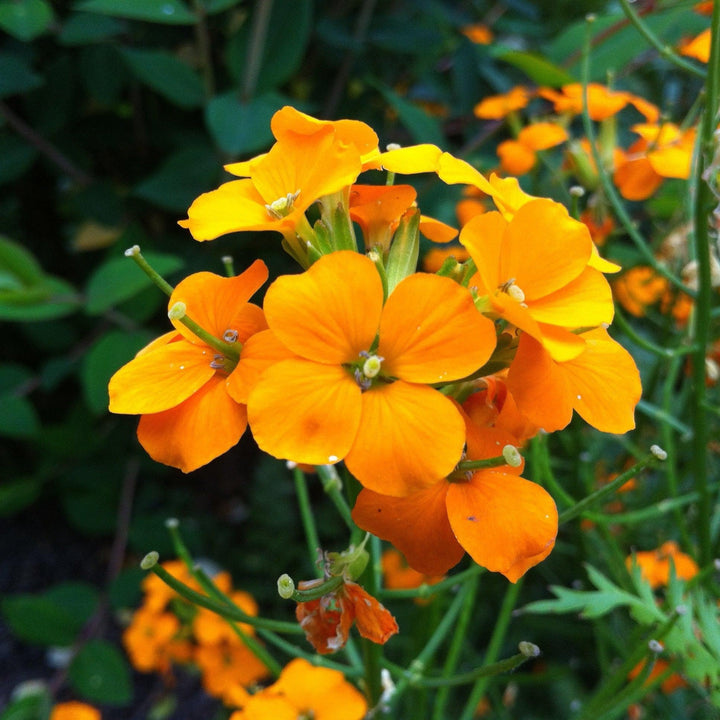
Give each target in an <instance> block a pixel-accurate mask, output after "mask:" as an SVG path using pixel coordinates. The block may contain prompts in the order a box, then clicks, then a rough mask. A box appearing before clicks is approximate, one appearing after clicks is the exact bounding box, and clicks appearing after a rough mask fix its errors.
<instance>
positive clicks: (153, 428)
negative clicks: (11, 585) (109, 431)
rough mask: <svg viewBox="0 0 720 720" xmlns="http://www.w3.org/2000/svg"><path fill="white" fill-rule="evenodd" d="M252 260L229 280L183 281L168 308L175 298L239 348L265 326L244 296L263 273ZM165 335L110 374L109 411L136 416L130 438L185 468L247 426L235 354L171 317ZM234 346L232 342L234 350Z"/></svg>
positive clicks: (221, 448) (199, 276) (217, 451)
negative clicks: (134, 433)
mask: <svg viewBox="0 0 720 720" xmlns="http://www.w3.org/2000/svg"><path fill="white" fill-rule="evenodd" d="M267 272H268V271H267V267H266V266H265V264H264V263H263V262H262V261H260V260H257V261H255V262H254V263H253V264H252V265H251V266H250V267H249V268H248V269H247V270H246V271H245V272H243V273H242V274H240V275H238V276H237V277H234V278H223V277H220V276H219V275H214V274H212V273H208V272H201V273H196V274H194V275H191V276H189V277H187V278H186V279H185V280H183V281H182V282H181V283H180V284H179V285H178V286H177V287H176V288H175V290H174V291H173V293H172V295H171V297H170V303H169V306H170V307H173V306H175V305H176V303H183V304H184V305H185V306H186V307H187V309H188V314H189V316H190V317H191V318H192V320H193V321H194V322H196V323H197V324H198V325H200V327H201V328H203V329H204V330H205V331H206V332H208V333H209V334H210V335H211V336H213V337H214V338H216V339H217V340H218V342H220V343H224V344H225V346H226V347H228V348H232V349H233V351H232V352H234V353H239V351H240V349H241V348H242V344H243V343H245V341H246V340H247V339H248V338H249V337H250V336H251V335H252V334H253V333H255V332H257V331H259V330H263V329H264V328H265V327H266V324H265V319H264V316H263V313H262V310H261V309H260V308H259V307H257V306H256V305H252V304H250V303H248V302H247V301H248V300H249V298H250V297H251V296H252V295H253V293H255V292H256V291H257V290H258V288H259V287H260V286H261V285H262V284H263V283H264V282H265V280H266V279H267ZM173 324H174V325H175V328H176V331H177V332H171V333H167V334H166V335H163V336H162V337H160V338H158V339H157V340H155V341H153V342H152V343H150V345H148V346H147V347H145V348H144V349H143V350H141V351H140V352H139V353H138V355H137V356H136V357H135V359H134V360H131V361H130V362H129V363H128V364H127V365H125V366H124V367H122V368H120V370H118V371H117V372H116V373H115V375H113V377H112V378H111V379H110V385H109V393H110V411H111V412H115V413H124V414H132V415H142V417H141V418H140V424H139V425H138V440H139V441H140V444H141V445H142V446H143V447H144V448H145V450H147V452H148V454H149V455H150V456H151V457H152V458H153V459H155V460H157V461H158V462H162V463H165V464H166V465H172V466H173V467H177V468H180V469H181V470H182V471H183V472H190V471H191V470H195V469H196V468H198V467H200V466H201V465H205V464H206V463H208V462H210V461H211V460H213V459H214V458H216V457H218V455H221V454H222V453H224V452H226V451H227V450H229V449H230V448H231V447H232V446H233V445H235V444H236V443H237V442H238V440H239V439H240V437H241V436H242V434H243V433H244V432H245V428H246V426H247V411H246V408H245V405H243V404H240V403H238V402H236V400H235V399H233V397H234V396H237V395H241V396H242V395H243V394H244V392H246V389H243V383H242V377H241V374H240V373H237V374H236V373H235V370H236V368H237V367H238V365H239V364H240V365H241V364H242V361H240V363H239V364H238V357H237V355H235V356H234V357H233V355H232V354H231V352H230V350H228V351H227V354H222V353H220V352H219V351H218V350H217V349H213V348H211V347H210V346H209V345H207V344H206V343H205V342H203V341H202V340H201V339H200V338H198V337H197V336H196V335H194V334H193V333H192V332H191V331H190V330H188V329H187V328H186V327H185V326H184V325H183V324H182V323H181V322H180V321H179V320H175V319H174V320H173ZM234 348H237V349H236V350H235V349H234Z"/></svg>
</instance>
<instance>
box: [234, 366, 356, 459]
mask: <svg viewBox="0 0 720 720" xmlns="http://www.w3.org/2000/svg"><path fill="white" fill-rule="evenodd" d="M360 412H361V400H360V388H359V387H358V385H357V383H356V382H355V381H354V380H353V378H351V377H350V375H349V374H348V373H347V371H346V370H345V369H344V368H342V367H340V366H333V365H319V364H317V363H313V362H309V361H307V360H300V359H298V360H295V359H293V360H283V361H282V362H279V363H276V364H275V365H272V366H271V367H269V368H268V369H267V370H266V371H265V372H264V373H263V375H262V377H261V378H260V380H259V381H258V382H257V384H256V385H255V387H254V388H253V389H252V390H251V392H250V397H249V398H248V417H249V420H250V427H251V429H252V433H253V436H254V438H255V441H256V442H257V444H258V445H259V446H260V448H261V449H262V450H264V451H265V452H267V453H269V454H270V455H272V456H274V457H276V458H281V459H285V460H293V461H295V462H299V463H307V464H309V465H326V464H328V463H334V462H337V461H338V460H342V459H343V457H345V455H346V454H347V451H348V450H349V449H350V447H351V445H352V444H353V441H354V440H355V435H356V434H357V429H358V426H359V424H360Z"/></svg>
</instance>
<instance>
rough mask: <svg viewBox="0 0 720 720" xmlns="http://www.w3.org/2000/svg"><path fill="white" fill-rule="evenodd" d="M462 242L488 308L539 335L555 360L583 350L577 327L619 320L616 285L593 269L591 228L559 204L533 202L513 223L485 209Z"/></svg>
mask: <svg viewBox="0 0 720 720" xmlns="http://www.w3.org/2000/svg"><path fill="white" fill-rule="evenodd" d="M541 238H542V239H541ZM460 242H461V243H462V244H463V245H464V246H465V247H466V248H467V249H468V250H469V252H470V255H471V257H472V258H473V260H474V261H475V265H476V266H477V268H478V272H477V274H476V275H475V276H473V278H472V279H471V281H470V283H471V285H476V286H477V288H478V295H479V296H481V297H483V296H485V297H486V298H487V299H486V302H487V305H488V311H489V312H492V313H494V314H496V315H498V316H499V317H500V318H502V319H504V320H507V321H508V322H510V323H512V324H513V325H514V326H515V327H518V328H520V329H521V330H524V331H525V332H527V333H529V334H530V335H532V336H533V337H534V338H536V339H537V340H538V341H539V342H541V343H542V344H543V346H544V347H545V348H546V349H547V350H548V352H549V353H550V354H551V355H552V357H553V358H554V359H556V360H569V359H571V358H572V357H576V356H577V355H578V354H579V353H581V352H582V350H583V347H584V341H583V339H582V338H581V337H579V336H578V335H576V334H574V333H572V332H571V330H572V329H574V328H579V327H592V326H595V325H599V324H601V323H609V322H610V321H611V320H612V317H613V304H612V295H611V293H610V286H609V285H608V282H607V280H606V279H605V277H604V276H603V275H602V273H601V272H599V271H598V270H596V269H594V268H593V267H591V266H590V263H591V261H592V257H593V250H594V246H593V243H592V240H591V239H590V234H589V232H588V229H587V228H586V227H585V225H583V224H582V223H580V222H578V221H577V220H573V219H572V218H571V217H570V216H569V215H568V213H567V210H566V209H565V208H564V207H563V206H562V205H560V204H559V203H556V202H553V201H552V200H546V199H536V200H532V201H530V202H527V203H525V204H524V205H522V206H521V207H520V208H519V209H518V210H517V212H516V213H515V214H514V215H513V217H512V219H511V220H510V221H509V222H508V221H507V220H506V219H505V218H504V217H503V216H502V215H501V214H500V213H499V212H489V213H484V214H483V215H479V216H477V217H476V218H473V219H472V220H471V221H470V222H469V223H468V224H467V225H466V226H465V227H464V228H463V229H462V232H461V234H460Z"/></svg>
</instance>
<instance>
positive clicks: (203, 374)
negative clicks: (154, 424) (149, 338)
mask: <svg viewBox="0 0 720 720" xmlns="http://www.w3.org/2000/svg"><path fill="white" fill-rule="evenodd" d="M163 337H167V335H165V336H163ZM141 353H142V354H140V355H139V356H138V357H136V358H134V359H133V360H131V361H130V362H129V363H128V364H127V365H124V366H123V367H121V368H120V369H119V370H118V371H117V372H116V373H115V374H114V375H113V376H112V377H111V378H110V384H109V386H108V393H109V395H110V412H114V413H122V414H128V415H141V414H143V413H157V412H161V411H163V410H169V409H170V408H173V407H175V406H176V405H179V404H180V403H181V402H183V401H185V400H187V398H189V397H190V396H191V395H192V394H193V393H195V392H197V391H198V390H199V389H200V388H201V387H202V386H203V385H204V384H205V383H207V382H208V380H210V378H212V377H213V375H215V370H214V369H213V368H211V367H210V363H211V362H212V359H213V351H212V350H210V349H209V348H207V347H204V346H199V345H191V344H190V343H188V342H186V341H185V340H183V341H181V342H171V343H168V344H165V345H160V346H159V347H157V348H155V349H153V350H152V351H150V352H143V351H141Z"/></svg>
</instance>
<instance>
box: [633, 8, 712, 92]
mask: <svg viewBox="0 0 720 720" xmlns="http://www.w3.org/2000/svg"><path fill="white" fill-rule="evenodd" d="M620 5H621V6H622V9H623V12H624V13H625V17H626V18H627V19H628V20H629V21H630V22H631V23H632V24H633V25H634V26H635V28H636V29H637V31H638V32H639V33H640V34H641V35H642V36H643V37H644V38H645V39H646V40H647V41H648V42H649V43H650V45H652V46H653V47H654V48H655V49H656V50H657V51H658V52H659V53H660V55H661V56H662V57H664V58H665V59H666V60H667V61H668V62H671V63H672V64H673V65H675V66H676V67H679V68H680V69H681V70H685V71H687V72H689V73H692V74H693V75H696V76H697V77H700V78H703V79H705V71H704V70H702V69H701V68H699V67H697V65H694V64H693V63H691V62H688V61H687V60H685V59H684V58H682V57H680V55H678V54H677V53H676V52H675V51H674V50H673V49H672V47H670V45H665V44H663V43H662V42H661V41H660V39H659V38H658V37H657V35H655V33H654V32H653V31H652V30H651V29H650V28H649V27H648V26H647V24H646V23H644V22H643V21H642V19H641V18H640V16H639V15H638V14H637V13H636V12H635V10H633V8H632V7H631V6H630V3H629V2H628V0H620Z"/></svg>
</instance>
